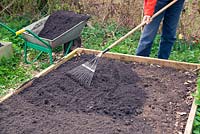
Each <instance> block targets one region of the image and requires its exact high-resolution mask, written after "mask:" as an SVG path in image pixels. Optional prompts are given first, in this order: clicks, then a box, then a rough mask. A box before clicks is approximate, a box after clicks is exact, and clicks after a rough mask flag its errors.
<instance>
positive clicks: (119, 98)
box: [0, 55, 197, 134]
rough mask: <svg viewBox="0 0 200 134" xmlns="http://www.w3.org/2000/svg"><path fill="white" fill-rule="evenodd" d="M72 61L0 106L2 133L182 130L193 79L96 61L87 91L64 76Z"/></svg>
mask: <svg viewBox="0 0 200 134" xmlns="http://www.w3.org/2000/svg"><path fill="white" fill-rule="evenodd" d="M88 59H91V57H90V56H87V55H82V56H81V58H74V59H72V60H70V61H68V62H66V63H64V64H63V65H61V66H60V67H59V68H57V69H56V70H53V71H52V72H50V73H49V74H47V75H46V76H43V77H40V78H39V79H36V80H35V81H34V82H33V84H32V86H30V87H28V88H27V89H25V90H23V91H22V92H21V93H19V94H18V95H15V96H12V97H11V98H9V99H7V100H6V101H4V102H3V103H1V104H0V113H1V114H0V124H1V125H0V133H2V134H6V133H8V134H19V133H27V134H46V133H52V134H66V133H67V134H114V133H115V134H175V133H181V132H183V131H184V127H185V125H186V120H187V117H188V113H189V111H190V107H191V103H192V100H191V98H190V97H189V96H190V92H191V91H193V90H194V88H195V82H196V78H197V76H196V75H195V74H193V73H192V72H186V71H181V70H176V69H172V68H166V67H160V66H157V65H148V64H139V63H129V62H122V61H118V60H110V59H105V58H102V59H100V61H99V63H98V66H97V69H96V72H95V74H94V79H93V81H92V84H91V87H90V88H84V87H82V86H80V84H79V83H77V82H76V81H74V80H72V79H71V78H69V77H68V75H67V71H69V70H71V69H72V68H74V67H77V66H78V65H80V64H82V63H85V62H86V61H87V60H88Z"/></svg>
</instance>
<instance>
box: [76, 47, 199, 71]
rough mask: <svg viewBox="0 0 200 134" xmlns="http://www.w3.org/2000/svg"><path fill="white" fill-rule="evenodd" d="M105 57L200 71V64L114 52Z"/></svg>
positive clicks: (86, 50)
mask: <svg viewBox="0 0 200 134" xmlns="http://www.w3.org/2000/svg"><path fill="white" fill-rule="evenodd" d="M78 51H79V53H85V54H93V55H96V54H98V53H99V52H100V51H97V50H89V49H82V50H80V49H79V50H78ZM103 57H106V58H111V59H116V60H122V61H133V62H138V63H148V64H157V65H160V66H165V67H172V68H176V69H183V70H190V71H194V70H199V69H200V64H194V63H186V62H178V61H172V60H163V59H157V58H150V57H141V56H134V55H128V54H120V53H112V52H107V53H105V54H104V55H103Z"/></svg>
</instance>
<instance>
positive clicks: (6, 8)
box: [0, 0, 15, 14]
mask: <svg viewBox="0 0 200 134" xmlns="http://www.w3.org/2000/svg"><path fill="white" fill-rule="evenodd" d="M14 2H15V0H13V1H12V2H11V3H10V4H8V5H7V6H6V7H5V8H4V9H3V10H2V11H1V12H0V14H1V13H3V12H4V11H5V10H7V11H8V8H9V7H10V6H12V4H13V3H14ZM2 7H3V6H2Z"/></svg>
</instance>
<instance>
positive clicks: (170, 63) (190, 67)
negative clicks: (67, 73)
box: [0, 48, 200, 134]
mask: <svg viewBox="0 0 200 134" xmlns="http://www.w3.org/2000/svg"><path fill="white" fill-rule="evenodd" d="M99 52H100V51H97V50H91V49H84V48H77V49H75V50H74V51H72V52H71V53H69V54H68V55H67V56H65V57H63V58H62V60H61V61H60V62H58V63H56V64H52V65H51V66H49V67H48V68H46V69H44V70H43V71H42V72H40V73H39V74H37V75H36V76H35V77H34V78H32V79H31V80H29V81H27V82H25V83H24V84H22V85H21V86H20V87H19V88H17V89H16V90H15V91H14V92H11V93H9V94H7V95H5V96H4V97H2V98H0V103H2V102H3V101H5V100H6V99H8V98H9V97H11V96H12V95H14V94H18V93H19V92H21V91H23V90H24V89H26V88H28V87H30V86H31V85H32V83H33V82H34V80H35V79H37V78H39V77H41V76H44V75H46V74H48V73H49V72H51V71H53V70H55V69H56V68H58V67H59V66H60V65H62V64H63V63H65V62H67V61H68V60H69V59H71V58H73V57H74V56H76V55H80V54H81V53H84V54H95V55H96V54H98V53H99ZM103 57H106V58H110V59H116V60H122V61H133V62H139V63H148V64H157V65H160V66H165V67H172V68H175V69H183V70H189V71H193V70H199V69H200V64H193V63H185V62H177V61H171V60H162V59H155V58H149V57H140V56H133V55H127V54H119V53H111V52H107V53H106V54H104V55H103ZM194 102H195V101H194V100H193V103H192V107H191V109H190V113H189V117H188V120H187V123H186V127H185V131H184V134H192V127H193V122H194V117H195V113H196V109H197V106H196V105H195V103H194Z"/></svg>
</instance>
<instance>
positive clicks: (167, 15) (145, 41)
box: [136, 0, 185, 59]
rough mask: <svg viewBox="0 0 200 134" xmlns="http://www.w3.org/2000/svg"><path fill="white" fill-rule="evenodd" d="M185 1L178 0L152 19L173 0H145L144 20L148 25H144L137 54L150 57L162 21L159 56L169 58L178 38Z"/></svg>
mask: <svg viewBox="0 0 200 134" xmlns="http://www.w3.org/2000/svg"><path fill="white" fill-rule="evenodd" d="M184 1H185V0H178V1H177V2H176V3H174V4H173V5H172V6H170V7H169V8H167V9H166V10H165V11H164V12H162V13H161V14H160V15H159V16H157V17H156V18H154V19H153V20H151V16H152V15H153V14H154V13H156V12H157V11H159V10H160V9H161V8H163V7H164V6H166V5H167V4H168V3H169V2H171V0H144V17H143V21H145V23H146V25H145V26H144V29H143V32H142V35H141V37H140V41H139V44H138V47H137V49H136V55H137V56H145V57H149V55H150V52H151V48H152V44H153V41H154V39H155V37H156V34H157V32H158V29H159V25H160V23H161V21H162V22H163V25H162V33H161V39H160V43H159V50H158V58H160V59H168V58H169V56H170V53H171V49H172V46H173V44H174V42H175V40H176V30H177V27H178V22H179V18H180V14H181V11H182V8H183V5H184Z"/></svg>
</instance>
